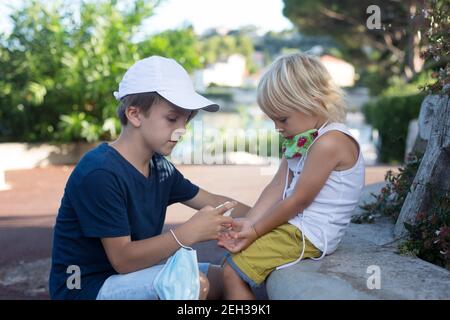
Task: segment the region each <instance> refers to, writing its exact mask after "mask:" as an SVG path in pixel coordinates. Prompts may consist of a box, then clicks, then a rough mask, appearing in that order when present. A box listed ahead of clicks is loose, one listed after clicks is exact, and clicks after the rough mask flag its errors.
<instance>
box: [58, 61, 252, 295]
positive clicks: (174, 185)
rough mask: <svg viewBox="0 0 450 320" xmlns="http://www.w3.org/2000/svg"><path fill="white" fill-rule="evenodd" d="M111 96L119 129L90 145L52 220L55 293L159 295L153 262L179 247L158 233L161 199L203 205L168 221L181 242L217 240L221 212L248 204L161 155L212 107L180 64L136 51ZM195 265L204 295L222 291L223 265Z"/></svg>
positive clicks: (226, 221) (238, 212)
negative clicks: (201, 183)
mask: <svg viewBox="0 0 450 320" xmlns="http://www.w3.org/2000/svg"><path fill="white" fill-rule="evenodd" d="M115 96H116V98H117V99H118V100H120V105H119V108H118V116H119V118H120V121H121V123H122V132H121V134H120V137H119V138H118V139H117V140H116V141H114V142H112V143H110V144H108V143H102V144H100V145H99V146H97V147H96V148H95V149H93V150H91V151H90V152H88V153H87V154H86V155H85V156H84V157H83V158H82V159H81V160H80V162H79V163H78V165H77V166H76V167H75V169H74V171H73V172H72V174H71V176H70V178H69V180H68V182H67V185H66V188H65V191H64V197H63V199H62V202H61V207H60V209H59V212H58V216H57V219H56V225H55V228H54V240H53V253H52V269H51V273H50V294H51V297H52V298H53V299H157V298H158V297H157V296H156V294H155V292H154V290H153V286H152V284H153V279H154V278H155V276H156V274H157V273H158V272H159V270H160V269H161V266H160V265H157V264H158V263H159V262H160V261H161V260H163V259H165V258H167V257H168V256H170V255H171V254H172V253H174V252H175V251H176V250H177V249H178V248H179V245H178V243H177V242H176V240H175V238H174V236H173V235H172V234H171V233H164V234H161V232H162V228H163V224H164V219H165V213H166V209H167V206H169V205H171V204H173V203H176V202H182V203H183V204H185V205H187V206H189V207H191V208H194V209H196V210H199V211H198V212H197V213H196V214H195V215H194V216H193V217H192V218H191V219H189V220H188V221H187V222H185V223H183V224H181V225H180V226H178V227H177V228H175V229H174V230H173V232H174V233H175V234H176V237H177V238H178V239H179V240H180V241H181V242H182V243H183V244H184V245H187V246H190V245H192V244H194V243H196V242H199V241H205V240H210V239H217V238H218V233H219V232H220V230H221V228H222V227H223V226H224V225H225V226H227V225H229V224H230V223H231V221H232V218H231V217H225V216H222V214H223V213H224V212H225V211H227V210H228V209H230V208H232V207H233V206H235V209H234V211H235V212H234V215H236V216H237V215H243V214H245V213H246V212H247V211H248V210H249V207H247V206H246V205H243V204H240V203H238V204H237V203H236V202H234V203H233V202H230V203H229V204H227V205H225V206H223V207H222V208H220V209H214V207H216V206H218V205H219V204H222V203H224V202H226V201H229V200H231V199H229V198H227V197H224V196H220V195H215V194H212V193H209V192H207V191H205V190H202V189H200V188H199V187H197V186H196V185H194V184H192V183H191V182H190V181H189V180H187V179H185V178H184V177H183V175H182V174H181V173H180V172H179V171H178V170H177V169H176V168H175V167H174V166H173V165H172V164H171V163H170V162H169V161H168V160H166V159H165V158H164V157H163V156H165V155H169V154H170V153H171V151H172V149H173V148H174V147H175V145H176V143H177V140H178V136H177V134H176V133H177V132H180V131H183V130H184V129H185V126H186V123H187V122H188V121H189V120H190V119H191V118H192V117H193V116H194V115H195V113H196V112H197V110H199V109H204V110H206V111H210V112H214V111H217V110H218V106H217V105H216V104H214V103H213V102H211V101H209V100H208V99H206V98H204V97H202V96H200V95H198V94H197V93H196V92H195V91H194V88H193V86H192V82H191V80H190V78H189V75H188V74H187V72H186V71H185V70H184V69H183V67H181V66H180V65H179V64H178V63H176V62H175V61H174V60H172V59H167V58H163V57H158V56H152V57H149V58H146V59H143V60H140V61H138V62H137V63H135V64H134V65H133V66H132V67H131V68H130V69H129V70H128V71H127V72H126V73H125V75H124V78H123V79H122V81H121V83H120V85H119V91H118V92H115ZM199 267H200V270H201V271H202V273H203V274H207V278H206V277H205V276H204V275H202V276H201V298H206V296H208V298H218V297H219V296H220V289H221V282H220V279H221V275H220V269H219V268H217V267H214V266H209V264H200V266H199ZM208 269H209V270H208ZM77 271H79V276H80V279H79V280H80V281H79V283H78V285H77V283H76V282H74V283H75V285H74V283H72V282H71V281H72V280H73V276H76V272H77ZM208 288H210V289H209V290H208ZM208 291H209V293H208Z"/></svg>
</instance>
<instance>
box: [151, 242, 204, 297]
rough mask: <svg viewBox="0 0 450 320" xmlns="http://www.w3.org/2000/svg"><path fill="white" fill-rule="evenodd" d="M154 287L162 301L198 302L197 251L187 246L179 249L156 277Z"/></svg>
mask: <svg viewBox="0 0 450 320" xmlns="http://www.w3.org/2000/svg"><path fill="white" fill-rule="evenodd" d="M153 287H154V289H155V291H156V294H157V295H158V297H159V298H160V299H161V300H198V298H199V294H200V276H199V271H198V262H197V251H195V250H194V249H192V248H190V247H185V246H183V247H182V248H180V249H178V251H177V252H175V254H174V255H172V256H171V257H170V258H169V260H167V262H166V264H165V265H164V267H163V268H162V270H161V271H160V272H159V273H158V275H157V276H156V278H155V280H154V282H153Z"/></svg>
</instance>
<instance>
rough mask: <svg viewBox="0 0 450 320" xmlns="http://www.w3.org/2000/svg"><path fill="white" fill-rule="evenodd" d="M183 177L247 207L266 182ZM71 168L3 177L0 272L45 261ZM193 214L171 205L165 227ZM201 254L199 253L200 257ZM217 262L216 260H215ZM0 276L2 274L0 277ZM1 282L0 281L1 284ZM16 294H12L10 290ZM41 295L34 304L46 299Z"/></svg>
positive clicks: (380, 176) (215, 173) (1, 292)
mask: <svg viewBox="0 0 450 320" xmlns="http://www.w3.org/2000/svg"><path fill="white" fill-rule="evenodd" d="M177 168H178V169H179V170H180V171H181V172H182V173H183V175H184V176H185V177H186V178H188V179H190V180H191V181H192V182H194V183H195V184H197V185H199V186H200V187H202V188H203V189H206V190H208V191H210V192H213V193H218V194H223V195H226V196H229V197H231V198H234V199H237V200H239V201H242V202H244V203H247V204H248V205H252V204H253V203H254V202H255V201H256V200H257V198H258V196H259V194H260V192H261V191H262V189H263V188H264V186H265V185H266V184H267V183H268V182H269V181H270V178H271V177H270V176H267V175H261V174H260V169H261V167H260V166H237V165H235V166H233V165H229V166H219V165H215V166H195V165H191V166H186V165H185V166H178V167H177ZM391 168H392V167H387V166H376V167H368V168H367V169H366V184H372V183H376V182H381V181H383V180H384V175H385V174H386V171H387V170H389V169H391ZM72 170H73V167H67V166H53V167H47V168H35V169H27V170H12V171H7V172H6V182H7V183H8V185H10V187H11V189H10V190H3V191H0V246H1V248H2V251H1V255H0V271H1V270H2V269H3V270H6V268H11V267H13V266H15V265H17V264H19V263H21V262H32V261H36V260H39V259H45V258H49V257H50V254H51V241H52V226H53V224H54V221H55V217H56V213H57V210H58V208H59V204H60V201H61V197H62V195H63V191H64V186H65V183H66V181H67V179H68V177H69V175H70V173H71V171H72ZM193 213H194V210H192V209H190V208H187V207H185V206H183V205H179V204H176V205H173V206H171V207H169V208H168V211H167V219H166V223H167V224H176V223H181V222H183V221H185V220H187V219H188V218H189V217H190V216H191V215H192V214H193ZM199 248H200V252H199V259H200V260H202V259H203V260H206V259H208V257H209V256H208V255H209V254H213V255H215V256H218V255H220V252H219V251H217V250H216V249H215V248H212V247H211V246H210V245H205V244H201V245H200V246H199ZM202 250H203V253H202ZM214 260H216V259H214ZM0 275H1V272H0ZM0 280H1V279H0ZM15 289H17V290H15ZM46 297H47V296H46V294H45V293H44V294H42V295H40V296H39V295H37V298H46ZM8 298H12V299H17V298H19V299H20V298H29V297H27V296H23V295H21V294H20V288H19V287H17V288H11V286H9V287H8V286H7V287H5V286H3V285H2V283H1V282H0V299H8Z"/></svg>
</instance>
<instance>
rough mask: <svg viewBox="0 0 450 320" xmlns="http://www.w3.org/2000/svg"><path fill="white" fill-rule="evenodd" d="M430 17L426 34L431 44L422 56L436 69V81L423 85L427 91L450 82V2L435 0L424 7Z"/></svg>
mask: <svg viewBox="0 0 450 320" xmlns="http://www.w3.org/2000/svg"><path fill="white" fill-rule="evenodd" d="M423 15H424V16H425V17H426V18H428V19H427V21H428V30H427V31H426V36H427V37H428V39H429V43H430V44H429V46H428V47H427V48H426V49H425V50H424V51H423V52H422V58H424V59H425V60H426V61H428V62H430V63H429V68H432V69H433V70H435V72H433V74H432V76H433V78H435V81H434V83H429V84H427V85H425V86H423V89H424V90H425V91H432V92H433V93H437V92H440V91H441V90H442V88H443V87H444V85H445V84H447V83H450V32H449V30H450V3H449V2H448V1H446V0H433V1H431V7H430V8H427V9H424V11H423Z"/></svg>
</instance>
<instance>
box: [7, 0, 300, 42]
mask: <svg viewBox="0 0 450 320" xmlns="http://www.w3.org/2000/svg"><path fill="white" fill-rule="evenodd" d="M21 2H23V1H17V0H0V31H5V32H6V33H8V32H9V31H10V29H11V24H10V23H9V21H8V19H7V16H8V14H9V13H10V9H9V6H10V5H13V6H14V7H16V6H18V5H20V3H21ZM282 10H283V1H282V0H165V1H163V2H162V3H161V4H160V6H159V7H157V8H156V9H155V15H154V16H152V17H151V18H150V19H149V20H148V21H146V23H145V24H144V29H145V31H146V32H145V33H149V34H153V33H157V32H161V31H164V30H167V29H174V28H179V27H182V26H184V25H186V24H192V25H193V27H194V30H195V32H196V33H198V34H201V33H203V32H204V31H205V30H207V29H209V28H216V27H219V28H225V29H236V28H238V27H241V26H247V25H255V26H257V27H259V28H260V29H261V31H263V32H266V31H281V30H284V29H290V28H292V24H291V23H290V21H289V20H288V19H287V18H285V17H284V16H283V14H282Z"/></svg>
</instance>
